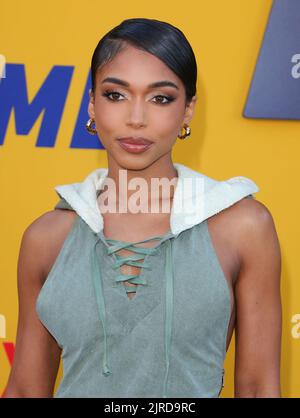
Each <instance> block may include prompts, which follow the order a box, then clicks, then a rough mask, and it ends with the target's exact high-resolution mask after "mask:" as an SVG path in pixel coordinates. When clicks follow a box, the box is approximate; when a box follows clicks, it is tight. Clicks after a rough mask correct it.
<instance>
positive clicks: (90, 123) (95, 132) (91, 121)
mask: <svg viewBox="0 0 300 418" xmlns="http://www.w3.org/2000/svg"><path fill="white" fill-rule="evenodd" d="M93 123H95V121H94V119H92V118H90V119H89V120H88V121H87V123H86V125H85V127H86V129H87V131H88V133H89V134H91V135H96V134H97V131H96V129H94V128H92V124H93Z"/></svg>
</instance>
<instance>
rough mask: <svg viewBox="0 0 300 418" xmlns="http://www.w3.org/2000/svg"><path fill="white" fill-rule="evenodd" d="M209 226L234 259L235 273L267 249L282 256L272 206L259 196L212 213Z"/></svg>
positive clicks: (276, 255) (244, 199) (274, 255)
mask: <svg viewBox="0 0 300 418" xmlns="http://www.w3.org/2000/svg"><path fill="white" fill-rule="evenodd" d="M209 228H210V231H211V233H212V235H213V236H214V238H215V242H216V243H220V248H222V249H223V250H224V252H225V253H226V257H225V259H226V260H227V259H229V258H230V259H232V260H233V262H232V263H233V266H234V271H235V274H234V275H235V276H236V275H238V273H239V271H240V269H241V266H242V265H245V264H251V263H252V264H253V263H255V260H256V262H257V261H258V260H259V258H260V257H262V256H263V254H265V251H267V249H269V250H270V251H271V248H272V251H273V257H274V258H276V259H277V261H278V260H279V259H280V248H279V240H278V237H277V232H276V227H275V223H274V219H273V216H272V214H271V212H270V210H269V209H268V207H267V206H266V205H264V204H263V203H262V202H260V201H259V200H257V199H255V198H246V197H245V198H242V199H241V200H239V201H238V202H236V203H234V204H233V205H231V206H229V207H228V208H226V209H224V210H222V211H221V212H219V213H217V214H216V215H214V216H212V217H211V218H210V219H209ZM267 243H268V246H267V245H266V244H267ZM256 264H257V263H256Z"/></svg>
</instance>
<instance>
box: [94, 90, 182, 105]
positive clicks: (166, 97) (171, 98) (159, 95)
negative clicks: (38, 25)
mask: <svg viewBox="0 0 300 418" xmlns="http://www.w3.org/2000/svg"><path fill="white" fill-rule="evenodd" d="M111 94H119V95H121V93H119V92H118V91H105V92H104V93H103V94H102V96H104V97H106V98H107V99H108V100H110V101H111V102H120V101H122V100H113V99H110V98H109V96H110V95H111ZM155 97H163V98H165V99H167V100H168V102H165V103H157V104H159V105H167V104H169V103H171V102H173V101H174V100H175V99H174V97H171V96H164V95H162V94H158V95H157V96H155Z"/></svg>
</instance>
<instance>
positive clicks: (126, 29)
mask: <svg viewBox="0 0 300 418" xmlns="http://www.w3.org/2000/svg"><path fill="white" fill-rule="evenodd" d="M126 44H131V45H132V46H134V47H136V48H138V49H142V50H144V51H147V52H149V53H150V54H153V55H155V56H156V57H157V58H159V59H160V60H161V61H163V62H164V63H165V64H166V65H167V66H168V67H169V68H170V69H171V70H172V71H173V72H174V73H175V74H176V75H177V76H178V77H179V78H180V79H181V81H182V82H183V84H184V87H185V93H186V104H188V103H189V102H190V101H191V99H192V97H193V96H194V95H195V94H196V82H197V63H196V58H195V55H194V52H193V50H192V47H191V45H190V44H189V42H188V40H187V39H186V37H185V35H184V34H183V33H182V32H181V31H180V30H179V29H177V28H176V27H175V26H173V25H171V24H170V23H166V22H161V21H159V20H155V19H146V18H132V19H126V20H124V21H123V22H121V23H120V24H119V25H118V26H116V27H115V28H113V29H111V30H110V31H109V32H108V33H107V34H106V35H105V36H104V37H103V38H102V39H101V40H100V41H99V43H98V45H97V47H96V49H95V51H94V53H93V56H92V62H91V78H92V91H93V93H94V92H95V81H96V72H97V70H98V69H99V68H100V67H102V66H103V65H104V64H106V63H107V62H109V61H111V60H112V59H113V58H114V57H115V56H116V55H117V53H118V52H120V51H121V49H123V47H125V46H126Z"/></svg>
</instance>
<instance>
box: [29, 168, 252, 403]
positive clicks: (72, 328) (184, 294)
mask: <svg viewBox="0 0 300 418" xmlns="http://www.w3.org/2000/svg"><path fill="white" fill-rule="evenodd" d="M173 165H174V168H175V169H176V171H177V175H178V182H177V185H176V188H175V192H174V195H173V204H172V207H171V212H170V229H169V231H168V232H167V233H166V234H164V235H161V236H152V237H149V238H147V239H146V240H143V241H137V242H134V243H132V242H130V243H129V242H125V241H119V240H113V239H108V238H106V237H105V236H104V233H103V228H104V222H103V216H102V214H101V212H100V209H99V206H98V201H97V198H98V196H99V193H100V190H101V185H102V184H103V182H104V180H105V177H106V176H107V173H108V169H107V168H98V169H96V170H94V171H92V172H91V173H90V174H89V175H88V176H87V177H86V178H85V179H84V181H82V182H79V183H71V184H64V185H59V186H56V187H55V191H56V193H57V195H58V196H59V201H58V203H57V204H56V206H55V208H59V209H66V210H72V211H74V212H75V213H76V215H77V216H76V217H75V220H74V222H73V225H72V227H71V229H70V231H69V233H68V235H67V236H66V238H65V240H64V242H63V245H62V247H61V249H60V252H59V254H58V256H57V258H56V260H55V262H54V264H53V265H52V268H51V270H50V272H49V274H48V275H47V277H46V280H45V281H44V284H43V286H42V288H41V290H40V292H39V295H38V298H37V300H36V312H37V314H38V317H39V319H40V321H41V322H42V323H43V325H44V326H45V327H46V328H47V329H48V331H49V332H50V333H51V335H52V336H53V337H54V338H55V340H56V341H57V344H58V345H59V347H60V348H61V349H62V355H61V360H62V365H63V377H62V379H61V381H60V384H59V386H58V389H57V391H56V393H55V395H54V397H55V398H79V397H81V398H82V397H86V398H131V397H132V398H184V397H188V398H217V397H219V396H220V393H221V391H222V388H223V387H224V360H225V356H226V340H227V332H228V327H229V323H230V317H231V313H232V312H231V294H230V289H229V285H228V282H227V280H226V277H225V275H224V272H223V270H222V267H221V264H220V262H219V259H218V257H217V254H216V251H215V248H214V246H213V243H212V239H211V236H210V233H209V229H208V224H207V220H208V218H209V217H211V216H213V215H215V214H217V213H218V212H220V211H222V210H224V209H226V208H228V207H230V206H232V205H233V204H234V203H236V202H238V201H239V200H241V199H243V198H246V197H250V198H254V195H253V194H254V193H256V192H258V191H259V188H258V186H257V185H256V183H255V182H254V181H252V180H251V179H249V178H247V177H243V176H238V177H232V178H229V179H228V180H222V181H221V180H216V179H213V178H210V177H208V176H206V175H204V174H203V173H200V172H198V171H195V170H192V169H191V168H189V167H187V166H185V165H183V164H179V163H173ZM148 241H149V242H151V241H152V244H153V245H152V247H149V246H147V247H145V246H143V245H141V244H142V243H144V242H148ZM120 249H126V250H128V251H131V255H130V256H128V257H124V256H121V255H119V254H118V251H119V250H120ZM123 264H127V265H131V266H137V267H141V269H140V272H139V274H138V275H131V276H129V275H125V274H122V273H121V271H120V266H121V265H123ZM125 281H128V282H130V283H133V284H137V285H138V286H137V287H133V286H127V287H126V285H125V284H124V282H125ZM133 288H134V290H135V292H136V293H135V295H134V297H133V298H129V297H128V292H130V291H132V290H133Z"/></svg>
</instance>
